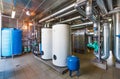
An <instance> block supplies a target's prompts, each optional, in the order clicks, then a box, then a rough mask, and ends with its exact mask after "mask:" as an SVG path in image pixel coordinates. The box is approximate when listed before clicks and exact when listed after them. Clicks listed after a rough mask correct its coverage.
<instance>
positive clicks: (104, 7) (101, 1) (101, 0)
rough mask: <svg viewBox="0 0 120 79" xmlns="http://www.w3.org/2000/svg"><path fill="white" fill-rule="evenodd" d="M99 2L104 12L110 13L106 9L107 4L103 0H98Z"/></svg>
mask: <svg viewBox="0 0 120 79" xmlns="http://www.w3.org/2000/svg"><path fill="white" fill-rule="evenodd" d="M97 4H98V6H99V8H100V9H101V11H102V13H103V14H107V13H108V11H107V9H106V6H105V3H104V1H103V0H97Z"/></svg>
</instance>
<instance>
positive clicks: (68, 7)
mask: <svg viewBox="0 0 120 79" xmlns="http://www.w3.org/2000/svg"><path fill="white" fill-rule="evenodd" d="M74 5H75V3H73V4H71V5H69V6H67V7H65V8H64V9H62V10H59V11H57V12H56V13H53V14H51V15H50V16H48V17H45V18H43V19H41V20H39V23H41V22H43V21H46V20H48V19H50V18H53V17H55V16H57V15H60V14H61V13H64V12H65V11H67V10H70V9H72V8H73V7H74Z"/></svg>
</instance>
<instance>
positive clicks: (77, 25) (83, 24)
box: [71, 22, 93, 28]
mask: <svg viewBox="0 0 120 79" xmlns="http://www.w3.org/2000/svg"><path fill="white" fill-rule="evenodd" d="M92 24H93V22H86V23H81V24H76V25H71V27H72V28H74V27H80V26H85V25H92ZM85 27H86V26H85Z"/></svg>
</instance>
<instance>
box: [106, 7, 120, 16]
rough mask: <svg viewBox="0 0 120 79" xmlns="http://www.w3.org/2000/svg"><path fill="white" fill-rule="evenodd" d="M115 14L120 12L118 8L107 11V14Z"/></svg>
mask: <svg viewBox="0 0 120 79" xmlns="http://www.w3.org/2000/svg"><path fill="white" fill-rule="evenodd" d="M117 12H120V7H117V8H115V9H113V10H111V11H109V13H108V14H114V13H117ZM108 14H106V15H108Z"/></svg>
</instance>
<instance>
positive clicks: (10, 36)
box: [2, 28, 22, 56]
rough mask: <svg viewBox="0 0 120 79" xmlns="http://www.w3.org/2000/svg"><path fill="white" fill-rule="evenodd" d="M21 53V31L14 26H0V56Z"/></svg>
mask: <svg viewBox="0 0 120 79" xmlns="http://www.w3.org/2000/svg"><path fill="white" fill-rule="evenodd" d="M21 53H22V31H21V30H18V29H15V28H2V56H12V55H18V54H21Z"/></svg>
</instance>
